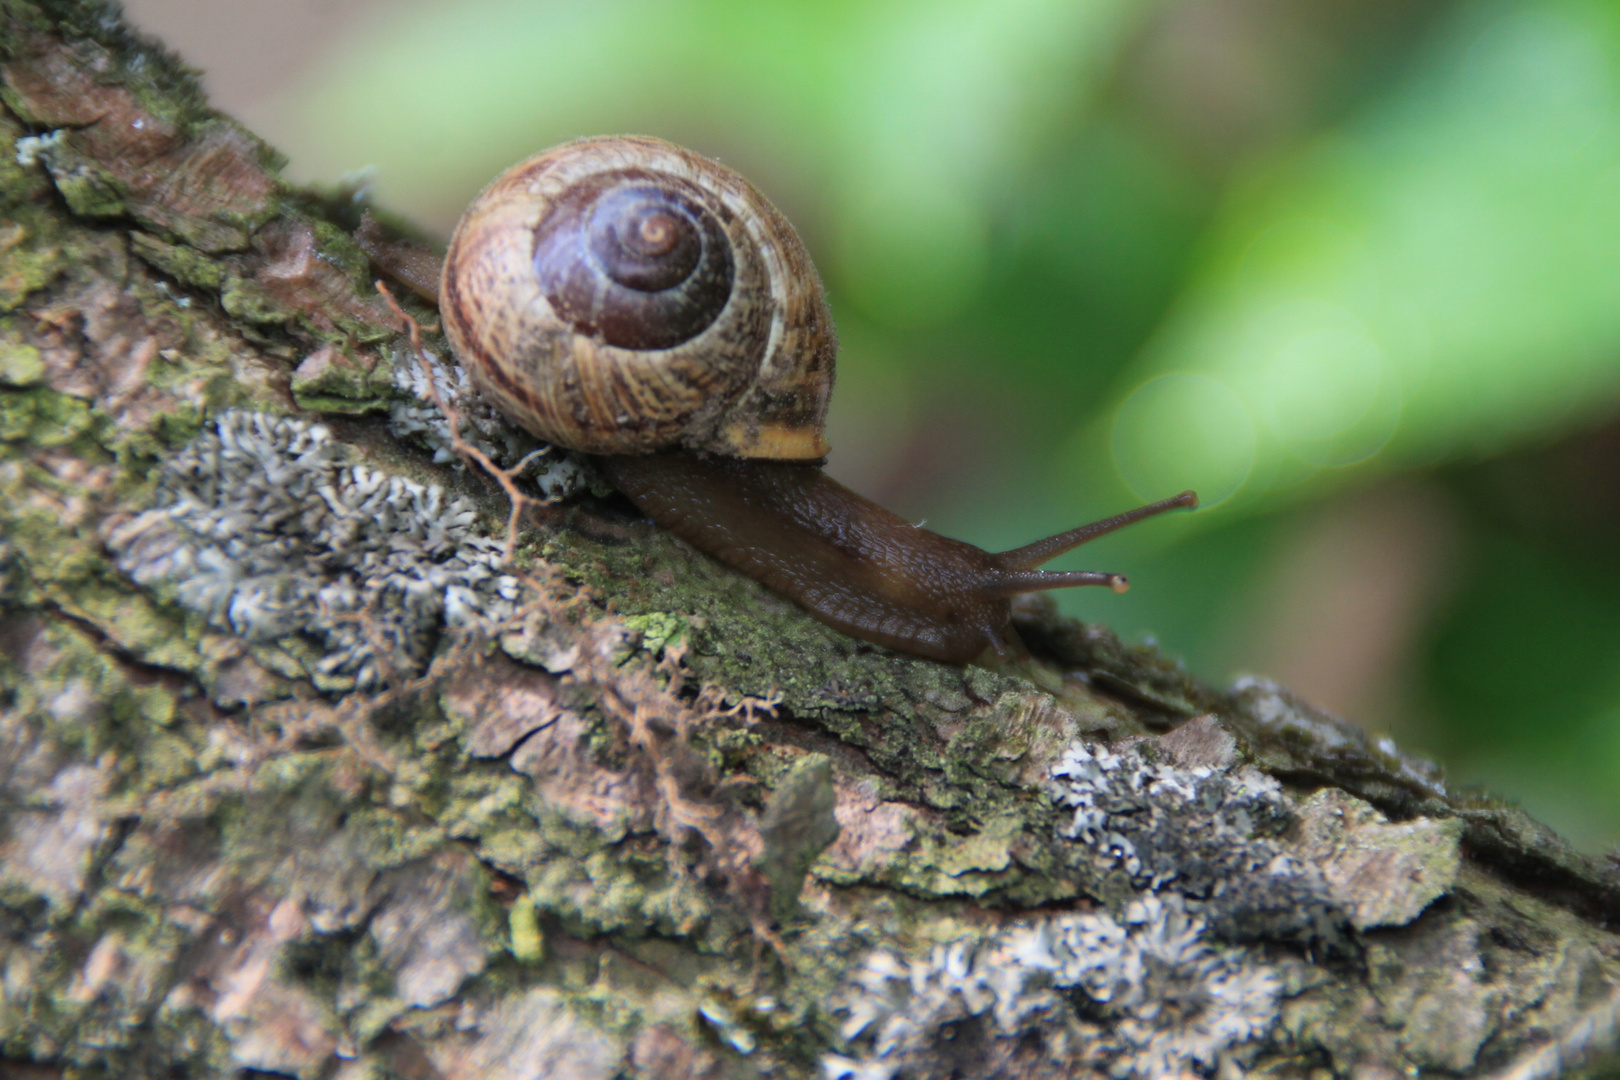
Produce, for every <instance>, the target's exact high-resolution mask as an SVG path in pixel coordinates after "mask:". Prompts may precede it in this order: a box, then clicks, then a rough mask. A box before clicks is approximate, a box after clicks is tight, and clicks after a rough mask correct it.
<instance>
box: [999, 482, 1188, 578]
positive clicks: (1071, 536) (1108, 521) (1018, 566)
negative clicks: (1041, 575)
mask: <svg viewBox="0 0 1620 1080" xmlns="http://www.w3.org/2000/svg"><path fill="white" fill-rule="evenodd" d="M1197 506H1198V495H1197V493H1196V492H1191V491H1183V492H1182V493H1181V494H1180V495H1173V496H1171V497H1170V498H1168V499H1160V500H1159V501H1158V502H1156V503H1149V504H1148V505H1146V506H1138V507H1137V508H1136V509H1135V510H1127V511H1125V512H1124V513H1123V514H1115V515H1114V516H1113V517H1110V518H1103V519H1102V520H1101V521H1093V522H1092V523H1091V524H1090V525H1081V526H1080V527H1078V528H1075V529H1070V530H1068V531H1067V532H1060V533H1058V534H1057V535H1055V536H1048V537H1047V538H1046V539H1045V540H1037V541H1035V542H1034V543H1033V544H1025V545H1024V546H1023V547H1021V548H1013V550H1011V551H1003V552H1001V553H1000V554H999V555H997V556H995V560H996V562H997V563H999V564H1001V565H1002V566H1004V567H1006V568H1007V569H1008V570H1033V569H1035V568H1036V567H1037V566H1041V565H1042V564H1044V563H1048V562H1051V561H1052V560H1053V559H1055V558H1057V557H1058V556H1059V555H1062V554H1063V553H1064V552H1065V551H1073V550H1074V549H1075V548H1077V547H1079V546H1080V545H1081V544H1086V543H1090V542H1091V541H1092V540H1095V539H1097V537H1099V536H1107V535H1108V534H1109V533H1111V532H1117V531H1118V530H1120V529H1123V528H1124V527H1125V526H1127V525H1135V524H1136V523H1137V522H1138V521H1145V520H1146V519H1148V518H1150V517H1157V516H1158V515H1160V514H1162V513H1164V512H1165V511H1167V510H1182V509H1186V510H1193V509H1196V508H1197ZM1104 576H1111V577H1118V575H1117V574H1116V575H1104ZM1120 580H1121V581H1123V580H1124V579H1123V578H1120ZM1064 584H1065V585H1108V584H1113V583H1112V582H1106V581H1073V582H1065V583H1064ZM1061 587H1062V585H1045V586H1036V588H1048V589H1053V588H1061ZM1114 591H1115V592H1124V591H1125V590H1124V589H1122V588H1120V587H1119V586H1118V585H1114Z"/></svg>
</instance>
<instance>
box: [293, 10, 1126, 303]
mask: <svg viewBox="0 0 1620 1080" xmlns="http://www.w3.org/2000/svg"><path fill="white" fill-rule="evenodd" d="M1134 6H1135V2H1134V0H1101V2H1092V3H1085V4H1075V3H1070V2H1067V0H946V2H938V0H886V2H881V3H873V2H866V3H832V2H825V3H812V2H809V0H800V2H798V3H780V4H752V3H746V2H743V0H660V2H654V0H590V2H582V0H552V2H547V3H535V2H533V0H479V2H470V3H463V4H458V5H455V6H454V7H453V8H451V7H445V8H430V9H426V10H423V11H421V12H420V13H419V14H418V15H417V17H416V18H413V19H409V20H403V21H401V22H399V23H397V24H396V25H395V27H394V28H393V29H392V30H391V32H390V33H389V34H387V35H385V36H379V37H377V38H375V39H373V40H370V41H366V42H363V43H360V44H358V45H357V46H356V48H355V49H353V50H352V51H349V52H347V53H345V54H344V55H342V56H340V57H337V58H336V59H335V61H334V63H333V64H332V65H331V66H330V67H329V68H328V69H326V70H325V71H324V72H321V73H317V74H315V75H314V76H313V77H311V78H310V79H308V80H306V81H305V84H304V88H303V89H302V90H301V91H300V96H299V97H298V98H297V99H296V100H294V101H290V102H288V103H287V105H286V108H288V109H291V110H294V111H296V112H298V113H300V114H301V115H302V117H303V118H304V119H305V120H306V122H307V123H308V124H309V125H310V126H311V127H313V128H315V129H316V130H318V131H319V132H321V133H322V134H323V137H322V138H320V139H319V140H318V141H317V142H315V143H313V144H312V146H311V148H310V149H308V150H306V152H305V153H304V155H303V157H302V160H301V161H300V162H299V166H300V168H301V169H302V170H305V171H306V173H309V174H313V175H317V176H332V175H336V174H338V173H341V172H344V171H348V170H353V169H356V168H358V167H360V166H363V165H374V166H376V168H377V175H378V176H379V178H380V184H381V186H382V188H383V190H384V192H385V193H386V195H387V197H388V199H389V200H390V201H391V202H392V203H394V204H395V205H397V206H399V207H400V208H401V209H403V210H406V211H408V212H412V213H417V214H422V213H423V212H424V211H427V212H429V213H431V212H432V211H434V210H437V211H439V214H440V216H441V219H442V218H444V217H447V216H448V211H449V210H450V208H452V207H456V206H460V205H461V204H463V203H464V202H465V201H466V199H467V198H468V197H469V196H470V195H471V193H472V192H473V191H474V190H475V189H476V188H477V187H478V186H479V185H480V184H482V183H483V182H485V181H486V180H488V179H489V178H490V177H492V176H493V175H494V174H495V173H496V172H498V171H499V170H500V169H502V168H504V167H505V166H506V165H508V164H511V163H512V162H513V161H516V160H518V159H520V158H522V157H525V156H527V155H529V154H531V153H533V152H535V151H537V150H539V149H542V148H543V147H545V146H548V145H550V144H552V143H556V142H560V141H562V140H564V139H568V138H573V137H577V136H580V135H586V134H595V133H600V132H608V131H641V132H651V133H654V134H659V135H664V136H666V137H669V138H673V139H675V140H676V141H681V142H686V143H689V144H691V145H694V146H696V147H698V148H700V149H704V150H707V151H708V152H710V153H721V152H725V153H724V156H726V157H727V159H728V160H730V161H732V163H733V164H741V165H742V166H743V167H744V171H745V172H746V173H748V174H749V175H750V176H751V177H752V178H753V179H754V180H755V181H756V182H757V183H759V184H760V185H761V186H762V187H763V188H764V189H765V190H766V191H767V192H768V193H771V194H773V195H774V196H775V197H776V198H778V199H780V200H782V201H790V200H791V201H797V202H800V203H802V204H804V205H802V206H800V207H795V208H794V214H793V216H794V217H796V218H797V219H798V220H800V222H801V224H803V223H805V222H819V223H822V228H823V229H824V231H825V233H826V235H827V236H828V237H829V238H830V241H831V243H830V251H831V256H832V257H831V260H830V262H831V264H832V267H831V269H832V270H833V271H834V274H835V276H836V277H838V279H839V280H840V281H841V282H842V283H843V286H844V288H845V290H846V292H845V295H844V297H843V298H844V299H847V300H848V301H851V302H853V303H854V304H855V305H857V306H858V307H860V308H861V310H862V311H863V313H864V314H865V315H866V317H868V318H869V319H873V320H876V321H879V322H886V323H890V324H892V325H898V326H919V325H926V324H930V323H937V322H940V321H943V320H946V319H949V318H951V317H953V316H955V315H956V314H958V313H959V311H960V309H961V308H962V306H963V304H964V303H966V302H967V301H968V300H969V299H970V298H972V297H973V296H974V295H975V294H976V291H977V290H978V288H979V287H980V286H981V284H982V282H983V278H984V274H985V268H986V260H987V258H988V247H987V245H988V230H989V220H990V207H991V204H992V202H993V201H994V199H995V197H996V195H997V193H998V191H999V190H1000V188H1001V186H1002V185H1003V184H1005V183H1006V180H1007V178H1008V177H1009V176H1015V175H1018V174H1019V172H1020V170H1021V169H1023V168H1024V167H1025V166H1026V165H1027V163H1028V159H1029V157H1030V155H1031V153H1032V152H1033V150H1034V149H1035V148H1036V147H1037V146H1038V145H1039V144H1040V143H1041V142H1042V141H1043V140H1045V139H1048V138H1050V133H1051V131H1052V129H1053V127H1054V126H1055V125H1056V124H1057V123H1058V122H1059V121H1060V120H1062V119H1063V118H1065V117H1067V116H1069V115H1071V114H1072V113H1073V111H1074V109H1075V107H1076V104H1077V102H1078V100H1079V99H1080V97H1081V96H1082V94H1083V93H1084V92H1085V91H1086V90H1087V88H1088V86H1089V84H1090V83H1091V82H1092V81H1093V76H1094V73H1095V71H1096V70H1097V69H1098V67H1099V66H1100V64H1101V63H1103V62H1106V61H1107V60H1108V59H1109V57H1110V56H1111V54H1112V51H1113V48H1114V46H1115V44H1116V42H1117V39H1118V38H1119V36H1120V33H1121V31H1122V29H1123V28H1124V27H1125V24H1126V19H1125V16H1126V15H1128V14H1129V13H1130V12H1131V10H1132V9H1133V7H1134ZM734 154H735V155H743V154H746V155H747V156H748V157H749V159H750V160H747V161H745V162H738V161H737V160H736V158H735V157H734V156H733V155H734ZM756 166H758V167H757V168H756ZM777 181H779V182H780V183H779V184H778V183H776V182H777ZM801 211H802V212H801ZM828 261H829V260H828V259H826V258H825V257H824V258H823V262H824V263H825V262H828Z"/></svg>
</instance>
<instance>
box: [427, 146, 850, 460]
mask: <svg viewBox="0 0 1620 1080" xmlns="http://www.w3.org/2000/svg"><path fill="white" fill-rule="evenodd" d="M439 296H440V309H441V311H442V313H443V316H444V324H445V332H446V334H447V336H448V337H449V339H450V344H451V347H452V348H453V349H454V350H455V352H456V355H457V356H458V357H459V358H460V359H461V361H462V363H463V364H465V365H466V366H467V368H468V369H469V370H470V371H471V372H472V374H473V378H474V379H475V380H476V381H477V382H478V384H479V386H480V388H481V389H482V390H483V391H484V392H485V393H486V394H487V395H489V396H490V397H491V398H492V399H493V400H494V401H495V402H496V404H497V405H498V406H499V407H500V408H501V409H502V411H504V412H505V413H506V414H507V415H508V416H509V417H511V418H512V419H514V420H516V421H517V422H519V423H521V424H522V425H523V426H524V427H526V428H528V429H529V430H530V431H532V432H534V433H535V434H536V435H538V436H540V437H541V438H543V439H546V440H548V441H551V442H555V443H559V444H561V445H563V446H568V447H571V448H573V449H576V450H584V451H586V452H589V453H599V454H636V453H650V452H654V451H659V450H668V449H675V448H682V449H688V450H701V451H709V452H713V453H720V454H725V455H728V456H733V457H744V458H777V459H783V460H813V459H816V458H820V457H823V456H825V455H826V452H827V444H826V441H825V439H824V438H823V436H822V423H823V418H824V416H825V414H826V408H827V400H828V398H829V396H830V395H831V392H832V380H833V358H834V355H835V353H836V348H837V346H836V341H835V338H834V335H833V327H832V319H831V316H830V315H829V313H828V311H827V304H826V299H825V296H824V294H823V291H822V287H821V281H820V278H819V277H818V276H817V275H816V271H815V267H814V266H813V265H812V264H811V262H810V257H809V255H808V253H807V252H806V251H805V249H804V245H803V243H802V242H801V241H800V240H799V238H798V235H797V234H796V233H795V232H794V231H793V227H792V226H791V225H789V224H788V222H787V220H786V219H785V218H783V217H782V215H781V214H780V213H778V212H777V211H776V209H775V208H774V207H773V206H771V204H770V203H769V202H768V201H766V199H765V198H764V196H762V195H760V194H759V192H757V191H755V190H754V188H753V187H752V186H750V185H749V183H748V182H747V181H746V180H744V179H743V178H742V177H740V176H738V175H737V174H736V173H734V172H732V171H731V170H729V169H727V168H725V167H724V166H721V165H719V164H717V163H715V162H713V161H709V160H708V159H706V158H703V157H700V156H698V155H696V154H694V153H692V152H690V151H688V150H684V149H682V148H680V147H678V146H675V145H673V144H671V143H667V142H664V141H662V140H660V139H653V138H644V137H619V138H597V139H582V140H579V141H577V142H572V143H566V144H564V145H562V146H559V147H556V148H554V149H552V150H548V151H546V152H545V153H542V154H539V155H537V156H536V157H533V158H530V159H529V160H528V161H525V162H522V163H521V164H519V165H516V166H514V167H513V168H511V169H510V170H508V171H507V172H505V173H504V174H502V175H501V176H500V177H499V178H497V179H496V180H495V181H494V182H493V183H492V184H490V186H489V187H488V188H486V189H485V190H484V192H483V193H482V194H481V195H480V196H479V197H478V198H477V199H476V200H475V201H474V202H473V204H472V205H471V206H470V207H469V208H468V209H467V212H466V214H464V215H463V216H462V219H461V222H460V223H459V224H458V225H457V226H456V232H455V235H454V237H453V238H452V239H451V241H450V249H449V252H448V253H447V255H446V257H445V263H444V273H443V277H442V278H441V281H440V289H439Z"/></svg>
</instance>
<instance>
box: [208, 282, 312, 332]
mask: <svg viewBox="0 0 1620 1080" xmlns="http://www.w3.org/2000/svg"><path fill="white" fill-rule="evenodd" d="M219 302H220V306H221V307H223V308H224V309H225V311H226V313H227V314H229V315H233V316H235V317H236V318H238V319H241V320H243V321H245V322H250V323H257V324H259V325H261V326H278V325H282V324H284V323H289V322H292V321H293V319H294V318H295V317H296V315H295V313H294V312H293V311H292V309H291V308H289V307H287V306H286V305H285V304H283V303H282V302H281V301H280V300H277V299H276V298H275V297H273V296H271V295H270V294H269V293H268V292H266V291H265V290H264V288H263V287H262V286H260V285H258V284H257V283H256V282H253V281H249V280H248V279H246V278H244V277H241V276H240V275H237V274H227V275H226V277H225V286H224V289H223V290H222V291H221V292H220V295H219Z"/></svg>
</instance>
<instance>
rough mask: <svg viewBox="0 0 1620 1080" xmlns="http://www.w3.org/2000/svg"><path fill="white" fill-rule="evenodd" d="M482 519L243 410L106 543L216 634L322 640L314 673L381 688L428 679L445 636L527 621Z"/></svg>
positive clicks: (178, 464) (201, 441)
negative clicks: (411, 677)
mask: <svg viewBox="0 0 1620 1080" xmlns="http://www.w3.org/2000/svg"><path fill="white" fill-rule="evenodd" d="M477 517H478V516H477V513H476V511H475V509H474V508H473V505H472V504H471V503H470V502H468V501H467V500H465V499H452V498H450V497H448V496H447V495H446V494H445V492H444V490H443V489H442V488H439V487H437V486H436V485H432V484H419V483H415V482H413V481H411V480H406V479H404V478H403V477H399V476H392V475H390V474H388V473H385V472H381V471H379V470H377V469H372V468H368V467H367V466H364V465H360V464H356V463H353V462H351V461H349V460H348V455H347V453H346V451H345V449H344V448H343V447H342V446H341V444H338V443H335V442H333V441H332V439H331V434H330V432H329V431H328V430H327V429H326V428H325V427H324V426H322V425H320V424H311V423H308V422H306V421H303V420H299V419H295V418H292V417H277V416H272V415H269V414H266V413H253V412H244V411H234V412H227V413H225V414H223V415H221V416H220V417H219V418H218V419H217V420H216V421H215V422H214V423H213V424H212V425H210V426H209V427H208V428H207V429H206V430H204V431H203V432H202V434H200V435H198V436H197V438H196V439H194V440H193V441H192V442H191V443H190V444H189V445H188V446H187V447H186V448H185V449H183V450H181V451H180V452H179V453H177V454H175V455H174V456H173V457H172V458H170V459H169V460H168V461H167V462H166V463H165V464H164V465H163V468H162V472H161V473H160V475H159V477H158V482H157V495H156V504H155V505H154V506H153V507H152V508H151V509H149V510H147V511H145V512H144V513H141V514H139V515H137V516H136V517H134V518H131V519H128V520H125V521H123V522H121V523H118V524H116V525H114V526H113V527H112V528H110V529H109V530H108V533H107V536H106V540H107V546H108V548H109V550H110V551H111V552H112V554H113V557H114V558H115V560H116V562H117V565H118V567H119V569H120V570H122V571H123V572H124V573H126V574H128V575H129V576H130V577H131V578H133V579H134V580H135V581H136V582H138V583H140V584H141V585H145V586H150V587H165V588H168V589H172V590H173V595H174V596H175V598H176V599H177V600H178V601H179V602H180V603H181V604H183V605H184V606H185V607H187V608H189V609H191V610H193V611H196V612H198V613H199V614H201V615H202V616H203V617H204V618H205V619H206V620H207V622H208V624H209V625H210V626H213V627H215V628H217V629H221V630H227V631H229V632H231V633H234V634H236V635H239V636H240V637H242V638H245V639H247V640H248V641H251V642H273V641H278V640H283V639H287V638H289V637H300V636H301V637H303V638H306V639H313V641H314V642H316V643H318V645H317V651H318V652H319V654H320V655H319V657H318V659H317V660H315V661H314V663H313V664H312V665H310V666H311V670H310V672H309V674H311V675H313V676H315V677H316V678H317V681H318V682H320V683H321V684H322V685H324V686H327V687H328V688H332V689H341V688H344V687H345V686H348V685H352V686H356V687H360V688H368V687H375V686H379V685H382V684H385V683H387V682H388V681H390V680H391V679H392V678H395V677H398V676H399V675H402V674H410V673H414V672H415V671H417V670H420V668H421V667H422V665H423V664H425V663H426V661H427V659H428V657H429V655H430V654H431V653H432V651H433V649H434V647H435V644H436V642H437V640H438V638H439V636H440V634H441V633H442V632H443V631H445V630H446V629H449V630H466V629H472V628H481V627H486V626H488V625H489V624H491V623H498V622H500V621H501V620H504V619H507V618H510V617H511V616H512V614H513V613H514V612H515V610H516V607H517V603H518V601H519V599H520V595H521V587H520V585H519V582H518V580H517V579H516V578H515V577H513V576H512V575H510V574H507V573H505V572H503V569H502V563H503V562H504V558H505V552H504V548H503V545H502V544H501V543H500V542H499V541H497V540H494V539H491V538H490V537H488V536H485V535H482V534H481V533H480V532H479V530H478V520H477Z"/></svg>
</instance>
